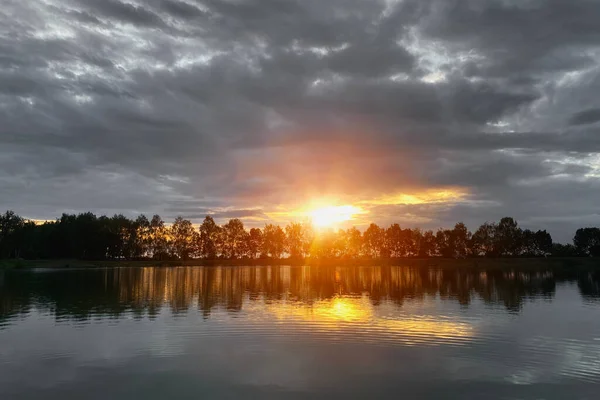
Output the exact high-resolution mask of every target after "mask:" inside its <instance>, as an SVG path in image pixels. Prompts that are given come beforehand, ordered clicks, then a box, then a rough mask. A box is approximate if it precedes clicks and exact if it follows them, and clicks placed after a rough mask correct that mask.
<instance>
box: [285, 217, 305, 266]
mask: <svg viewBox="0 0 600 400" xmlns="http://www.w3.org/2000/svg"><path fill="white" fill-rule="evenodd" d="M302 234H303V232H302V224H299V223H296V222H292V223H290V224H288V225H287V226H286V227H285V251H286V252H287V253H288V254H289V255H290V257H293V258H300V257H302V256H303V255H304V251H303V246H302V243H303V240H304V239H303V237H302Z"/></svg>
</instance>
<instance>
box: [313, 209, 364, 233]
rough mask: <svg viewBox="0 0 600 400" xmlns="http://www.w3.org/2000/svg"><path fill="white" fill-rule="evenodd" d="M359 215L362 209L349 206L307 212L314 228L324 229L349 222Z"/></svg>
mask: <svg viewBox="0 0 600 400" xmlns="http://www.w3.org/2000/svg"><path fill="white" fill-rule="evenodd" d="M361 213H363V210H362V209H360V208H358V207H355V206H351V205H345V206H327V207H322V208H317V209H314V210H311V211H309V212H308V216H309V217H310V218H311V220H312V223H313V225H314V226H316V227H319V228H325V227H331V226H334V225H336V224H339V223H341V222H346V221H350V220H352V219H353V217H354V216H355V215H356V214H361Z"/></svg>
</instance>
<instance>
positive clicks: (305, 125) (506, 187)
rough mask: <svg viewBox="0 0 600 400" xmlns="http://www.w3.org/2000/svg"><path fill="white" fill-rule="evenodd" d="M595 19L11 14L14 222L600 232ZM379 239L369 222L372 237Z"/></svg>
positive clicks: (284, 0) (486, 14)
mask: <svg viewBox="0 0 600 400" xmlns="http://www.w3.org/2000/svg"><path fill="white" fill-rule="evenodd" d="M598 21H600V1H598V0H572V1H565V0H488V1H482V0H472V1H469V0H463V1H459V0H398V1H396V0H385V1H377V0H202V1H200V0H128V1H125V0H102V1H99V0H28V1H23V0H3V1H2V7H1V8H0V121H1V123H0V207H2V208H3V209H13V210H14V211H16V212H18V213H19V214H21V215H23V216H26V217H30V218H36V219H47V218H54V217H56V216H58V215H60V214H61V213H62V212H79V211H87V210H91V211H94V212H96V213H107V214H114V213H116V212H123V213H124V214H127V215H129V216H135V215H137V214H139V213H142V212H143V213H147V214H152V213H159V214H161V215H162V216H163V217H164V218H165V219H171V218H173V217H175V216H176V215H182V216H184V217H188V218H192V219H195V220H199V219H201V218H202V217H203V216H204V215H205V214H206V213H211V214H214V215H215V216H216V217H217V218H221V219H224V218H229V217H241V218H242V219H243V220H244V221H245V222H246V223H247V224H250V225H252V224H258V225H261V224H263V223H264V222H265V221H266V220H269V219H275V220H285V217H286V215H287V213H291V214H290V215H292V214H293V211H294V210H297V209H298V208H300V207H302V206H303V205H305V204H307V202H310V201H311V200H312V199H319V198H325V199H328V201H331V202H334V203H336V204H355V205H360V207H361V208H362V209H364V210H365V212H366V213H365V214H363V215H361V216H360V219H361V220H364V221H366V220H369V221H371V220H372V221H375V222H378V223H380V224H387V223H389V222H391V221H394V222H396V221H397V222H400V223H401V224H403V225H406V226H422V227H427V228H436V227H440V226H449V225H452V224H453V223H454V222H456V221H459V220H462V221H464V222H465V223H467V225H468V226H470V227H471V228H474V227H476V226H477V225H479V224H480V223H482V222H483V221H485V220H497V219H499V218H500V217H502V216H505V215H510V216H514V217H515V218H516V219H517V220H518V221H519V222H520V224H521V225H522V226H524V227H528V228H534V229H537V228H548V229H549V231H550V232H551V233H552V234H553V235H554V237H555V238H557V239H559V240H569V239H570V238H571V237H572V235H573V232H574V230H575V228H576V227H580V226H585V225H593V224H598V223H600V215H599V207H600V206H599V204H600V203H599V199H600V156H599V152H600V95H599V93H600V23H598ZM357 222H360V221H357Z"/></svg>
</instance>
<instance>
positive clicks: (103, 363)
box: [0, 267, 600, 399]
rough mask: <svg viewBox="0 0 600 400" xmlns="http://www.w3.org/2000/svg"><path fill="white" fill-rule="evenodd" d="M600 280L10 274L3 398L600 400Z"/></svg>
mask: <svg viewBox="0 0 600 400" xmlns="http://www.w3.org/2000/svg"><path fill="white" fill-rule="evenodd" d="M599 282H600V274H598V273H597V272H594V271H585V270H569V269H562V270H560V271H557V270H538V271H531V270H522V271H520V270H510V271H499V270H495V271H491V270H490V271H485V270H477V271H475V270H457V269H438V268H434V267H431V268H410V267H336V268H331V267H327V268H325V267H223V268H218V267H217V268H215V267H211V268H206V267H181V268H120V269H118V268H117V269H100V270H54V271H50V270H37V271H34V272H20V271H12V272H4V273H2V272H0V398H1V399H82V398H86V399H108V398H110V399H132V398H143V399H164V398H178V399H188V398H189V399H197V398H219V399H223V398H231V399H239V398H267V399H279V398H291V399H295V398H298V399H300V398H306V399H315V398H323V399H325V398H390V399H392V398H393V399H397V398H420V399H452V398H473V399H479V398H486V399H567V398H568V399H596V398H598V397H597V396H598V390H597V388H598V386H597V385H598V384H599V383H600V302H599V299H600V283H599Z"/></svg>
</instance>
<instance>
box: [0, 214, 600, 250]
mask: <svg viewBox="0 0 600 400" xmlns="http://www.w3.org/2000/svg"><path fill="white" fill-rule="evenodd" d="M547 256H557V257H577V256H579V257H588V256H600V229H598V228H582V229H578V230H577V232H576V233H575V236H574V239H573V244H566V245H563V244H559V243H553V242H552V237H551V236H550V234H549V233H548V232H546V231H545V230H538V231H535V232H534V231H531V230H528V229H521V228H520V227H519V226H518V224H517V222H516V221H515V220H514V219H513V218H510V217H505V218H502V219H501V220H500V221H499V222H497V223H496V222H492V223H490V222H486V223H484V224H483V225H481V226H480V227H479V228H478V229H477V230H476V231H475V232H473V233H472V232H470V231H469V230H468V229H467V227H466V226H465V224H463V223H461V222H459V223H457V224H456V225H455V226H454V227H453V228H452V229H439V230H437V231H436V232H434V231H432V230H421V229H418V228H416V229H415V228H402V227H401V226H400V225H399V224H391V225H390V226H388V227H387V228H384V227H380V226H378V225H377V224H374V223H372V224H370V225H369V226H368V227H367V228H366V229H365V230H364V231H361V230H359V229H358V228H356V227H352V228H349V229H339V230H337V231H335V230H333V229H325V230H318V231H317V230H315V229H314V228H313V227H312V226H311V224H310V223H298V222H292V223H289V224H288V225H286V226H285V227H281V226H278V225H274V224H266V225H265V226H264V227H263V228H262V229H260V228H252V229H249V230H247V229H245V227H244V224H243V223H242V221H241V220H239V219H231V220H229V221H228V222H227V223H226V224H224V225H218V224H217V223H216V222H215V220H214V219H213V218H212V217H211V216H207V217H206V218H205V219H204V221H203V222H202V224H201V225H200V226H199V227H198V228H196V227H195V226H194V225H193V224H192V222H191V221H189V220H187V219H184V218H182V217H177V218H176V219H175V220H174V221H173V223H172V224H170V225H167V224H166V223H165V221H163V219H162V218H161V217H160V216H158V215H154V216H153V217H152V218H151V219H148V218H147V217H146V216H144V215H141V216H139V217H138V218H136V219H129V218H127V217H125V216H123V215H115V216H113V217H107V216H100V217H97V216H96V215H94V214H93V213H91V212H87V213H82V214H78V215H72V214H63V215H62V216H61V217H60V218H59V219H57V220H55V221H52V222H44V223H35V222H34V221H30V220H27V219H24V218H22V217H20V216H18V215H17V214H15V213H14V212H12V211H7V212H6V213H4V214H3V215H1V216H0V258H4V259H11V258H17V259H18V258H21V259H30V260H43V259H79V260H161V261H162V260H165V261H166V260H192V259H206V260H217V259H222V260H244V259H246V260H250V259H282V258H288V259H299V260H302V259H307V258H310V259H339V260H348V259H393V258H429V257H441V258H469V257H547Z"/></svg>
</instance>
